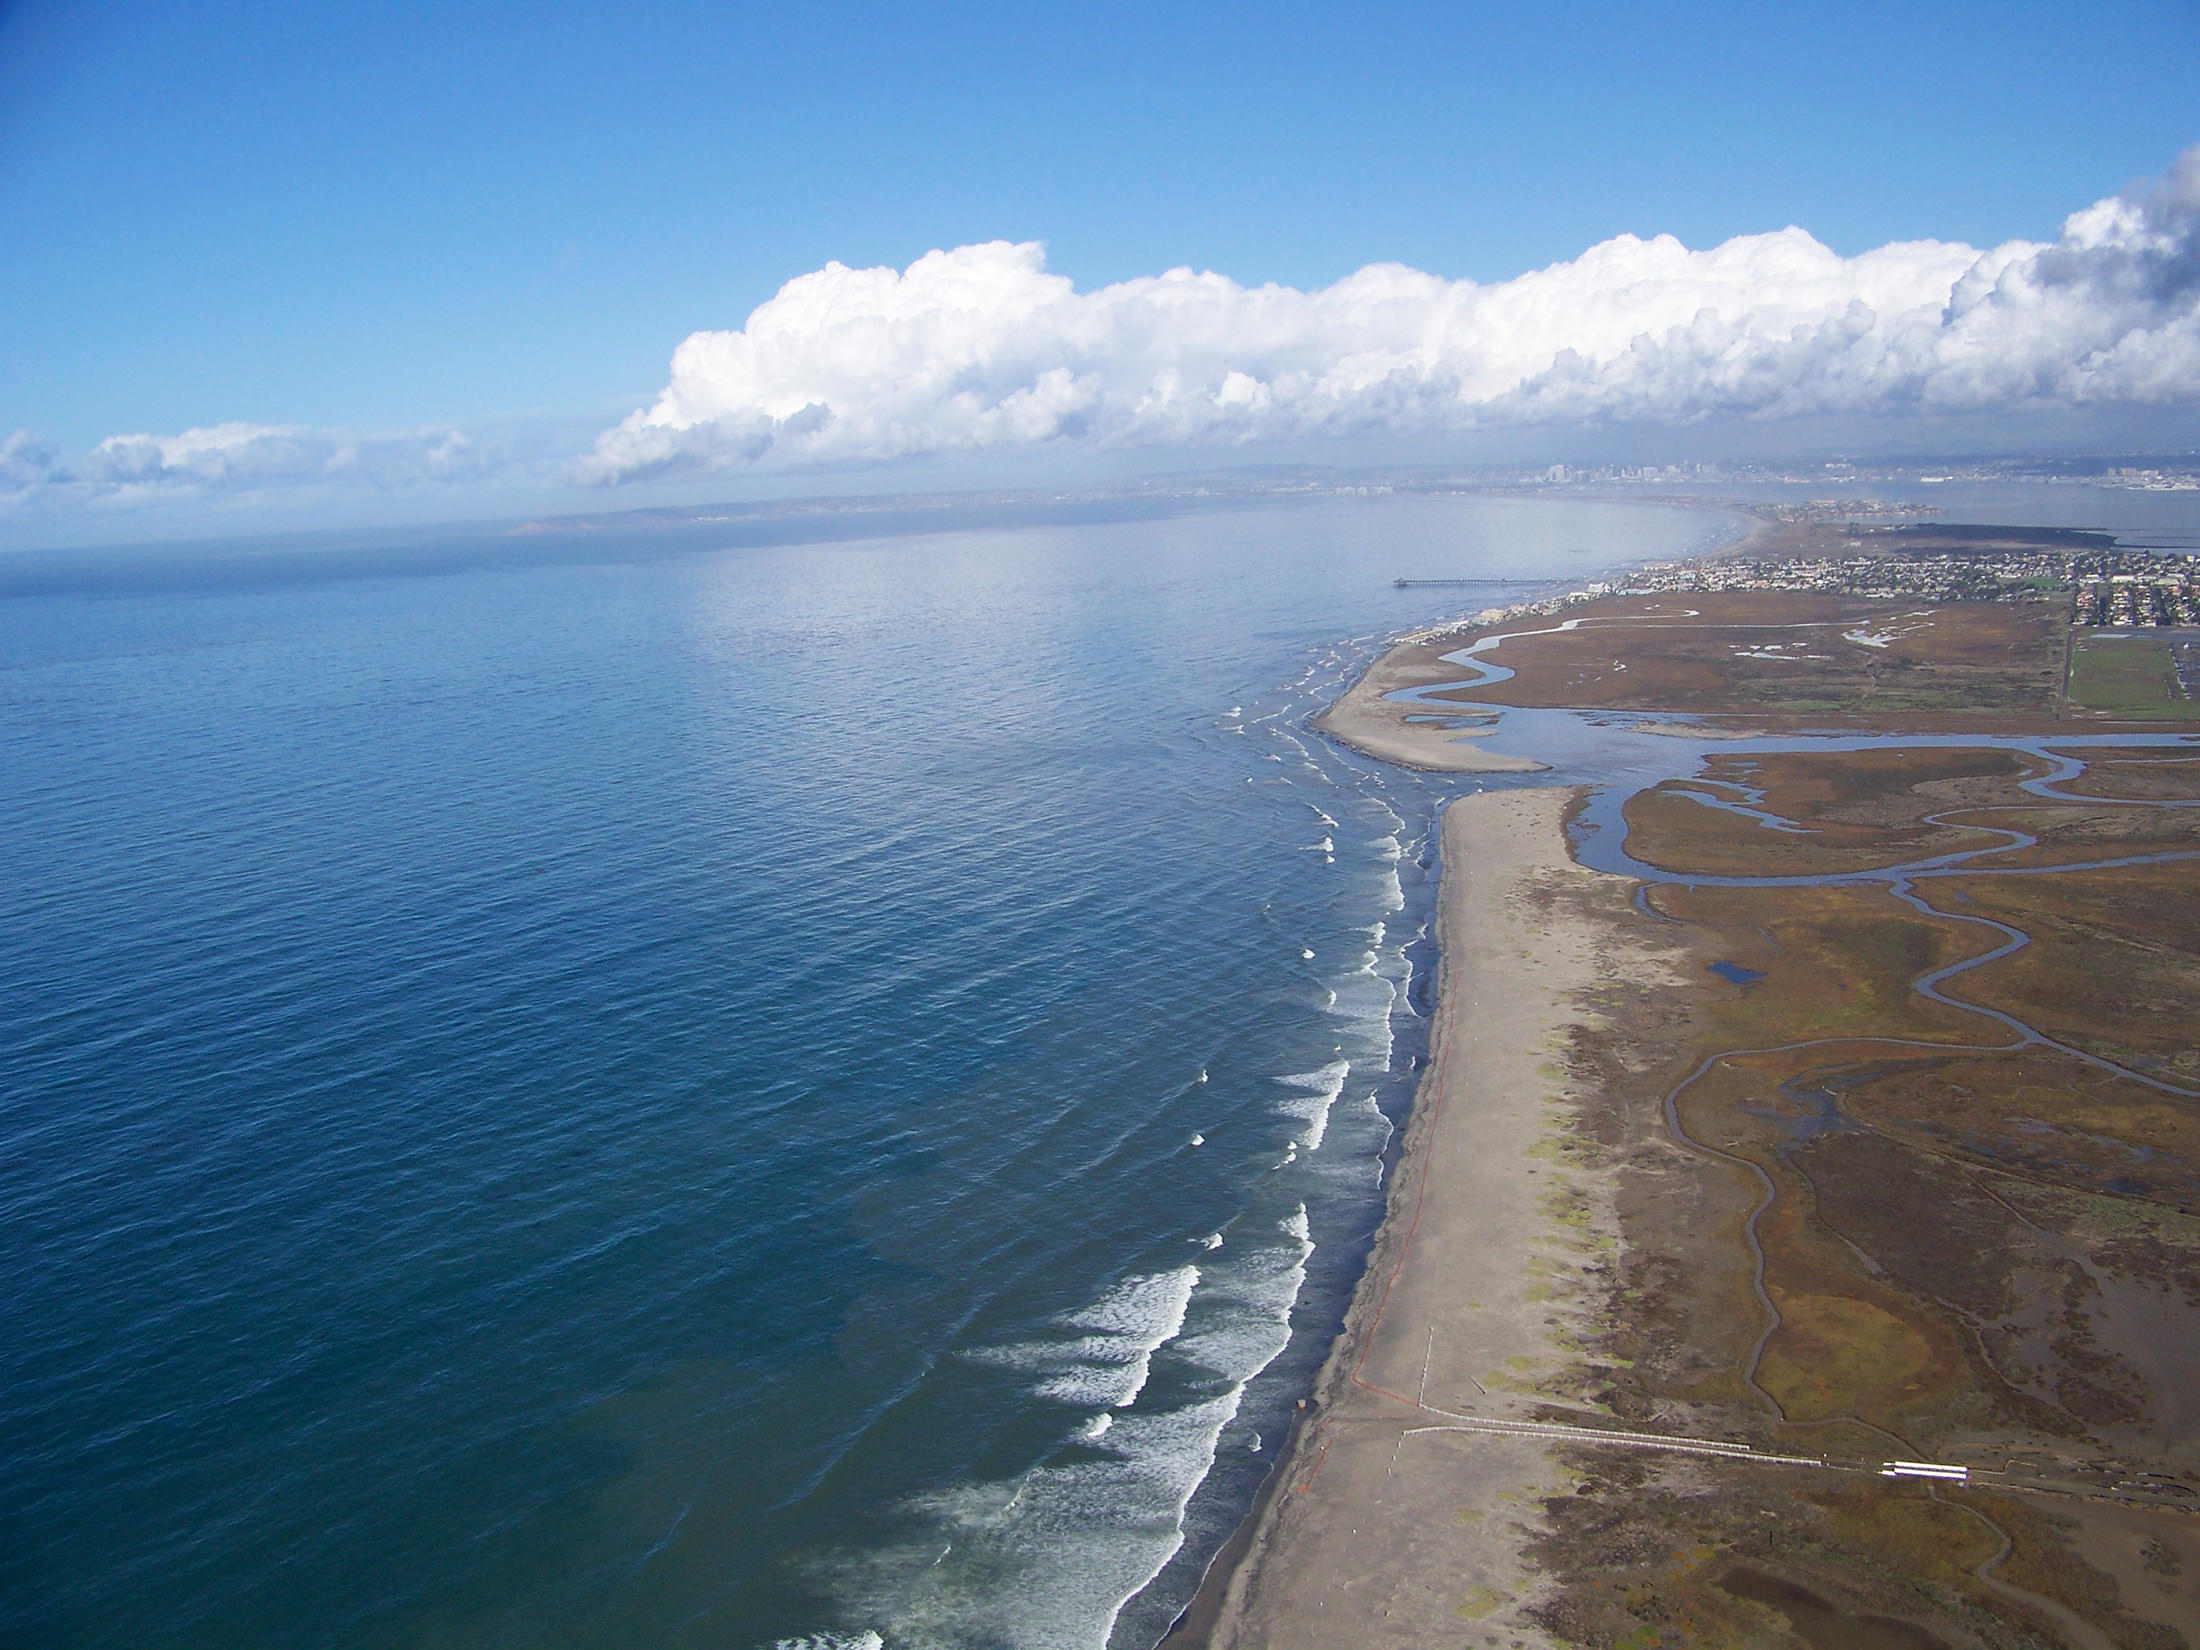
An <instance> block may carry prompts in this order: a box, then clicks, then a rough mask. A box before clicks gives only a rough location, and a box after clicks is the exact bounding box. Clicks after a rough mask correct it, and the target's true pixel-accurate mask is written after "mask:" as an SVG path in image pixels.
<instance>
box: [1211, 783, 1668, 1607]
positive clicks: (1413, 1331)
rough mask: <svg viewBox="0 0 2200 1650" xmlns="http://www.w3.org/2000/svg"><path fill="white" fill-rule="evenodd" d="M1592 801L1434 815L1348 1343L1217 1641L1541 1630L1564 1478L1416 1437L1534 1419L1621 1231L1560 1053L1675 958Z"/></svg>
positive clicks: (1548, 797)
mask: <svg viewBox="0 0 2200 1650" xmlns="http://www.w3.org/2000/svg"><path fill="white" fill-rule="evenodd" d="M1578 794H1579V793H1577V792H1575V791H1572V790H1566V789H1558V788H1549V789H1533V790H1523V791H1508V792H1501V793H1496V794H1490V795H1481V796H1468V797H1462V798H1461V799H1459V800H1458V801H1456V802H1454V803H1452V804H1451V806H1450V807H1449V808H1448V809H1447V810H1446V811H1445V814H1444V820H1443V834H1442V851H1443V874H1442V880H1441V885H1440V889H1439V894H1438V916H1437V925H1438V940H1439V946H1440V953H1441V961H1440V964H1439V977H1438V1003H1437V1008H1436V1023H1435V1025H1434V1026H1433V1027H1432V1035H1431V1059H1430V1063H1429V1066H1428V1069H1427V1071H1426V1072H1425V1074H1424V1075H1423V1078H1422V1081H1421V1086H1420V1089H1419V1091H1418V1094H1417V1095H1416V1098H1415V1102H1414V1108H1413V1114H1412V1118H1411V1121H1410V1122H1409V1124H1408V1126H1407V1133H1406V1140H1405V1144H1404V1151H1403V1155H1402V1157H1401V1159H1400V1162H1399V1165H1398V1168H1397V1171H1396V1173H1395V1174H1394V1176H1393V1179H1392V1185H1391V1194H1390V1206H1389V1210H1388V1213H1387V1215H1386V1218H1385V1221H1384V1224H1383V1229H1382V1231H1381V1233H1380V1234H1379V1236H1378V1238H1377V1241H1376V1245H1375V1249H1374V1253H1373V1254H1372V1256H1371V1257H1370V1260H1369V1264H1368V1269H1367V1274H1366V1276H1365V1277H1364V1278H1363V1279H1362V1280H1361V1284H1360V1287H1359V1290H1358V1292H1357V1294H1356V1295H1355V1297H1354V1300H1353V1304H1352V1307H1351V1310H1350V1312H1349V1313H1348V1315H1347V1318H1346V1323H1345V1329H1344V1333H1343V1334H1342V1336H1341V1337H1340V1338H1339V1340H1338V1343H1337V1346H1336V1349H1335V1350H1334V1352H1333V1353H1332V1354H1331V1357H1330V1359H1329V1362H1328V1363H1327V1365H1325V1366H1324V1369H1323V1371H1322V1374H1321V1377H1320V1380H1319V1382H1318V1384H1317V1387H1316V1392H1315V1396H1314V1398H1313V1400H1312V1408H1311V1410H1310V1411H1309V1412H1308V1414H1307V1417H1306V1419H1305V1422H1304V1424H1302V1425H1301V1426H1300V1428H1299V1430H1298V1435H1297V1438H1296V1441H1295V1443H1294V1446H1293V1451H1292V1454H1291V1456H1290V1457H1289V1459H1287V1460H1286V1461H1285V1462H1284V1463H1283V1465H1282V1466H1281V1468H1280V1469H1279V1475H1278V1478H1277V1479H1276V1481H1275V1482H1274V1484H1273V1485H1272V1491H1273V1493H1271V1494H1270V1495H1269V1496H1268V1497H1267V1498H1266V1500H1265V1501H1264V1504H1263V1505H1262V1507H1261V1508H1260V1510H1259V1511H1258V1512H1257V1513H1256V1515H1255V1518H1254V1521H1253V1523H1252V1526H1251V1528H1250V1531H1249V1532H1248V1539H1247V1541H1246V1544H1245V1548H1244V1557H1243V1559H1242V1560H1241V1561H1240V1562H1239V1563H1238V1564H1237V1565H1236V1566H1235V1569H1234V1571H1233V1572H1232V1573H1231V1574H1230V1576H1229V1579H1228V1582H1227V1586H1226V1588H1224V1589H1222V1590H1221V1591H1220V1593H1219V1596H1218V1597H1216V1598H1213V1599H1211V1600H1210V1601H1209V1608H1210V1609H1212V1610H1213V1612H1214V1620H1213V1625H1212V1627H1211V1629H1210V1630H1209V1632H1208V1635H1207V1642H1208V1643H1209V1644H1210V1645H1212V1646H1215V1647H1216V1650H1225V1647H1228V1650H1235V1647H1241V1646H1242V1647H1253V1646H1262V1647H1267V1646H1293V1647H1307V1650H1314V1647H1322V1646H1336V1647H1337V1650H1364V1647H1366V1646H1370V1645H1378V1644H1399V1645H1406V1644H1413V1645H1425V1644H1431V1643H1438V1642H1461V1641H1464V1642H1469V1643H1476V1644H1479V1643H1481V1642H1482V1641H1483V1639H1484V1638H1485V1637H1486V1636H1487V1635H1491V1634H1495V1635H1497V1638H1496V1642H1499V1643H1508V1642H1510V1643H1519V1642H1527V1643H1546V1642H1548V1637H1547V1635H1546V1634H1545V1633H1544V1632H1543V1631H1542V1630H1541V1629H1540V1628H1539V1627H1537V1626H1536V1625H1535V1624H1534V1623H1533V1622H1532V1621H1530V1620H1528V1619H1526V1618H1525V1616H1524V1615H1523V1613H1522V1612H1523V1611H1524V1609H1525V1608H1526V1607H1527V1606H1528V1605H1529V1604H1531V1603H1533V1601H1534V1599H1535V1596H1536V1589H1537V1585H1538V1583H1537V1580H1536V1572H1535V1571H1534V1569H1533V1568H1532V1567H1531V1566H1530V1565H1529V1563H1528V1562H1527V1561H1526V1559H1525V1557H1524V1555H1523V1549H1524V1547H1525V1545H1526V1543H1527V1542H1528V1541H1530V1540H1532V1539H1533V1538H1534V1537H1535V1535H1536V1534H1537V1533H1538V1532H1539V1529H1540V1520H1541V1516H1542V1511H1541V1506H1540V1502H1541V1499H1542V1498H1543V1497H1545V1496H1549V1495H1553V1494H1558V1493H1563V1492H1564V1491H1565V1490H1566V1489H1567V1488H1569V1487H1570V1483H1569V1481H1568V1480H1567V1477H1566V1469H1565V1468H1564V1467H1563V1466H1562V1465H1561V1464H1559V1462H1558V1461H1556V1460H1555V1459H1554V1458H1553V1454H1552V1449H1551V1446H1550V1445H1548V1444H1546V1443H1543V1442H1540V1441H1537V1440H1534V1439H1529V1438H1509V1437H1497V1436H1491V1435H1489V1434H1486V1433H1468V1432H1457V1431H1453V1432H1445V1431H1427V1430H1417V1429H1425V1428H1441V1427H1443V1426H1444V1425H1446V1424H1447V1420H1448V1416H1447V1414H1446V1413H1443V1412H1449V1415H1458V1416H1470V1417H1475V1418H1498V1419H1514V1420H1521V1419H1527V1418H1530V1417H1531V1416H1532V1415H1533V1414H1534V1412H1535V1411H1536V1410H1537V1408H1538V1407H1539V1406H1541V1405H1544V1404H1547V1403H1548V1402H1550V1401H1551V1399H1552V1397H1553V1396H1555V1395H1556V1394H1557V1393H1558V1392H1559V1391H1560V1390H1561V1389H1562V1388H1564V1387H1565V1386H1567V1385H1568V1384H1570V1377H1571V1375H1572V1374H1573V1373H1574V1372H1575V1371H1576V1369H1577V1366H1578V1363H1579V1354H1578V1352H1577V1351H1576V1350H1575V1344H1576V1337H1577V1336H1578V1335H1581V1334H1584V1333H1586V1332H1587V1331H1588V1330H1589V1327H1590V1324H1589V1317H1590V1314H1591V1313H1592V1312H1593V1311H1594V1309H1595V1308H1596V1306H1597V1304H1598V1301H1599V1297H1598V1296H1597V1295H1596V1294H1595V1293H1594V1292H1593V1290H1592V1288H1591V1287H1590V1280H1589V1279H1588V1278H1587V1277H1586V1275H1585V1267H1586V1266H1587V1265H1588V1264H1590V1263H1591V1262H1593V1261H1594V1260H1595V1259H1596V1258H1597V1257H1599V1256H1600V1255H1604V1254H1608V1253H1609V1252H1610V1251H1611V1249H1612V1247H1613V1245H1614V1243H1615V1242H1616V1236H1617V1219H1616V1216H1615V1214H1614V1210H1613V1195H1612V1194H1613V1187H1612V1185H1611V1184H1610V1182H1609V1180H1608V1178H1606V1177H1605V1176H1603V1175H1601V1174H1600V1173H1599V1172H1598V1171H1595V1170H1591V1169H1583V1168H1579V1167H1573V1166H1569V1165H1568V1164H1566V1163H1565V1162H1564V1161H1563V1160H1562V1156H1561V1153H1560V1151H1559V1150H1558V1147H1559V1145H1560V1143H1561V1141H1562V1139H1563V1137H1564V1134H1565V1131H1566V1128H1567V1125H1568V1123H1569V1122H1570V1120H1571V1116H1572V1112H1571V1108H1570V1106H1569V1103H1568V1099H1567V1093H1566V1089H1567V1081H1566V1075H1565V1070H1566V1068H1565V1057H1566V1049H1567V1043H1568V1038H1569V1035H1570V1032H1571V1030H1572V1028H1573V1027H1574V1026H1575V1025H1576V1024H1578V1023H1579V1022H1580V1021H1582V1020H1583V1019H1584V1018H1585V1017H1587V1016H1589V1015H1590V1014H1591V1012H1592V1011H1591V1008H1590V1005H1589V1004H1588V1002H1587V996H1588V993H1590V992H1591V991H1592V990H1593V989H1595V988H1596V987H1597V986H1598V985H1599V984H1600V983H1603V984H1609V982H1610V981H1611V980H1612V979H1613V978H1614V976H1615V974H1625V973H1628V972H1631V971H1636V970H1642V971H1649V972H1651V973H1655V974H1659V975H1661V976H1662V975H1663V974H1664V972H1665V970H1666V969H1667V967H1668V964H1667V962H1666V961H1665V959H1664V953H1663V952H1662V950H1661V949H1660V948H1659V946H1658V944H1657V942H1656V939H1655V937H1654V936H1653V935H1651V934H1649V933H1647V932H1646V929H1647V924H1646V923H1644V922H1643V921H1641V920H1640V919H1638V918H1636V917H1635V915H1634V913H1633V911H1632V907H1631V906H1630V904H1629V892H1630V889H1631V886H1632V885H1631V884H1630V883H1629V882H1628V881H1627V880H1626V879H1624V878H1619V877H1611V876H1605V875H1601V874H1599V873H1597V872H1593V871H1585V870H1583V869H1581V868H1580V867H1579V866H1577V865H1575V864H1574V863H1573V862H1572V861H1571V859H1570V858H1569V856H1568V853H1567V845H1566V836H1565V830H1564V818H1565V813H1566V810H1567V807H1568V805H1569V804H1570V803H1571V802H1572V801H1573V799H1574V798H1575V797H1576V796H1577V795H1578ZM1218 1579H1219V1578H1218ZM1204 1613H1205V1612H1202V1614H1204ZM1188 1625H1189V1624H1188ZM1187 1636H1188V1635H1187Z"/></svg>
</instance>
